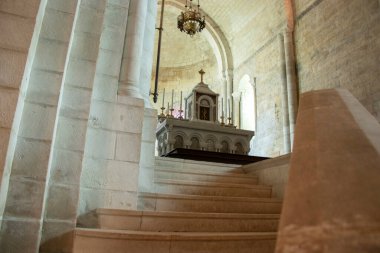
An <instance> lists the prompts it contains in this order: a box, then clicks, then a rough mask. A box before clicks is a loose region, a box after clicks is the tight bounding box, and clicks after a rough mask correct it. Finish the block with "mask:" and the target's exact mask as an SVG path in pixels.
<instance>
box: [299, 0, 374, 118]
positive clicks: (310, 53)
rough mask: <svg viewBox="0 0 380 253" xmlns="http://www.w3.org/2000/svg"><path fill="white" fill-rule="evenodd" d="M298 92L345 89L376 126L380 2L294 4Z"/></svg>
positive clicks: (339, 0) (337, 0) (324, 0)
mask: <svg viewBox="0 0 380 253" xmlns="http://www.w3.org/2000/svg"><path fill="white" fill-rule="evenodd" d="M295 7H296V11H297V19H296V20H297V22H296V28H295V29H296V33H295V42H296V45H295V47H296V58H297V68H298V76H299V86H300V92H301V93H303V92H306V91H309V90H317V89H323V88H335V87H343V88H346V89H348V90H349V91H350V92H352V94H353V95H354V96H355V97H356V98H357V99H358V100H359V101H360V102H361V103H362V104H363V105H364V106H365V107H366V109H367V110H369V111H370V112H371V113H372V114H373V115H374V116H375V117H376V118H377V120H378V121H380V84H379V82H380V71H379V66H380V57H379V55H380V36H379V34H380V3H379V1H378V0H352V1H344V0H335V1H329V0H318V1H311V0H308V1H306V0H296V1H295Z"/></svg>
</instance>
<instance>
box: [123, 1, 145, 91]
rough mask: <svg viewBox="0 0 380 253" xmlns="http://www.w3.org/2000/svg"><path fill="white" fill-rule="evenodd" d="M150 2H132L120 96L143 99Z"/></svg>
mask: <svg viewBox="0 0 380 253" xmlns="http://www.w3.org/2000/svg"><path fill="white" fill-rule="evenodd" d="M147 7H148V0H131V1H130V4H129V13H128V24H127V32H126V36H125V42H124V43H125V44H124V52H123V60H122V64H121V71H120V78H119V95H122V96H130V97H135V98H142V96H141V94H140V88H139V79H140V67H141V62H142V57H141V56H142V49H143V44H144V43H143V42H144V31H145V21H146V14H147Z"/></svg>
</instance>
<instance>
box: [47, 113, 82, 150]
mask: <svg viewBox="0 0 380 253" xmlns="http://www.w3.org/2000/svg"><path fill="white" fill-rule="evenodd" d="M86 130H87V121H85V120H79V119H69V118H65V117H60V118H59V121H58V128H57V133H56V141H55V143H54V148H55V147H57V148H61V149H68V150H71V151H79V152H83V151H84V145H85V139H86Z"/></svg>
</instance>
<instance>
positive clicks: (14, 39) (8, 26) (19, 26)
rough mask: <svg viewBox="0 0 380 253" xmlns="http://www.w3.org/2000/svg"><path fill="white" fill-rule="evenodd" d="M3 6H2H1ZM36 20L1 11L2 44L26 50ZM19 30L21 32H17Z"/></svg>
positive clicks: (0, 30) (0, 41) (0, 38)
mask: <svg viewBox="0 0 380 253" xmlns="http://www.w3.org/2000/svg"><path fill="white" fill-rule="evenodd" d="M0 8H1V6H0ZM33 28H34V22H33V20H31V19H27V18H23V17H20V16H14V15H10V14H7V13H4V12H2V13H0V33H1V34H2V36H1V37H0V46H1V47H6V48H7V47H8V48H9V47H11V48H14V49H18V50H22V51H26V50H28V48H29V44H30V39H31V37H32V34H33ZM15 30H17V31H19V32H17V33H15V32H14V31H15Z"/></svg>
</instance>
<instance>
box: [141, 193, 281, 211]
mask: <svg viewBox="0 0 380 253" xmlns="http://www.w3.org/2000/svg"><path fill="white" fill-rule="evenodd" d="M137 205H138V209H139V210H144V211H147V210H149V211H175V212H202V213H255V214H279V213H280V212H281V200H278V199H274V198H248V197H226V196H199V195H180V194H178V195H176V194H162V193H143V192H142V193H139V199H138V203H137Z"/></svg>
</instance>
